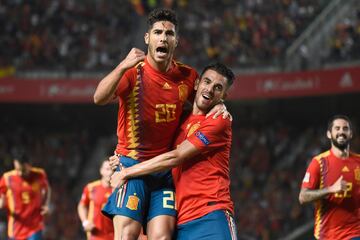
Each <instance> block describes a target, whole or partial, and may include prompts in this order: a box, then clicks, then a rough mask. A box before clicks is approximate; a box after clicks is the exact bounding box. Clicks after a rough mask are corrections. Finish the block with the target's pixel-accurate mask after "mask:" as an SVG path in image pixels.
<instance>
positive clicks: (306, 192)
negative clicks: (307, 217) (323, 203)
mask: <svg viewBox="0 0 360 240" xmlns="http://www.w3.org/2000/svg"><path fill="white" fill-rule="evenodd" d="M329 194H330V191H329V189H328V188H323V189H317V190H310V189H301V191H300V195H299V201H300V203H301V204H304V203H308V202H313V201H316V200H319V199H322V198H325V197H326V196H328V195H329Z"/></svg>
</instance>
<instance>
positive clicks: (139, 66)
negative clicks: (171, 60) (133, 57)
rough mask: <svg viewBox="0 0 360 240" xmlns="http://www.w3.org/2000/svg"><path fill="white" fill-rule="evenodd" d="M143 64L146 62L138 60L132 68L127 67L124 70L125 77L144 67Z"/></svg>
mask: <svg viewBox="0 0 360 240" xmlns="http://www.w3.org/2000/svg"><path fill="white" fill-rule="evenodd" d="M144 66H146V63H145V62H143V61H142V62H139V63H137V64H136V65H135V66H134V67H132V68H129V69H128V70H126V72H125V74H124V76H125V77H128V78H129V77H131V76H136V75H137V73H138V72H139V71H140V70H141V69H143V68H144Z"/></svg>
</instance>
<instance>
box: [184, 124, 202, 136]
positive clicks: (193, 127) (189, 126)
mask: <svg viewBox="0 0 360 240" xmlns="http://www.w3.org/2000/svg"><path fill="white" fill-rule="evenodd" d="M199 127H200V123H199V122H197V123H195V124H194V125H192V126H191V124H189V125H188V126H187V128H190V129H189V131H188V134H187V137H189V136H190V135H191V134H193V133H194V132H195V131H196V130H197V129H198V128H199Z"/></svg>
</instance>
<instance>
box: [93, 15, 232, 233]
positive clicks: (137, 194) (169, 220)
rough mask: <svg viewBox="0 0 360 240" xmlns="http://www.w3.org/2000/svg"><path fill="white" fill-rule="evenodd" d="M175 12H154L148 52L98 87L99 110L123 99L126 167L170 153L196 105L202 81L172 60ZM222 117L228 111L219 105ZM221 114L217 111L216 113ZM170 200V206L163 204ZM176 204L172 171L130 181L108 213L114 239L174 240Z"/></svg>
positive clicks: (121, 136)
mask: <svg viewBox="0 0 360 240" xmlns="http://www.w3.org/2000/svg"><path fill="white" fill-rule="evenodd" d="M177 28H178V27H177V19H176V15H175V13H174V12H172V11H170V10H165V9H155V10H154V11H152V12H151V13H150V14H149V17H148V32H146V33H145V37H144V39H145V43H146V44H147V45H148V52H147V55H146V56H145V53H144V52H143V51H141V50H139V49H136V48H133V49H132V50H131V51H130V52H129V54H128V55H127V57H126V58H125V59H124V60H123V61H122V62H121V63H120V64H119V65H118V66H117V67H116V68H115V69H114V70H113V71H112V72H111V73H109V74H108V75H107V76H106V77H105V78H104V79H102V80H101V82H100V83H99V85H98V87H97V89H96V92H95V94H94V101H95V103H97V104H106V103H108V102H109V101H111V100H112V99H114V98H115V97H118V99H119V113H118V129H117V135H118V145H117V147H116V151H115V153H116V154H118V155H121V156H122V157H121V158H120V161H121V163H122V164H123V165H124V166H128V167H129V166H131V165H134V164H138V163H139V162H141V161H145V160H147V159H150V158H152V157H154V156H156V155H159V154H161V153H164V152H166V151H169V150H170V148H171V144H172V139H173V136H174V133H175V131H176V129H177V127H178V125H179V118H180V116H181V114H182V109H183V106H184V104H185V102H186V101H187V100H188V99H193V91H192V90H193V88H194V83H195V80H196V79H197V77H198V75H197V73H196V71H195V70H194V69H192V68H190V67H189V66H186V65H183V64H181V63H178V62H175V61H174V60H173V55H174V50H175V48H176V46H177V44H178V37H177V30H178V29H177ZM218 106H219V107H218V108H217V109H220V110H219V113H222V112H223V111H224V109H225V108H224V105H223V104H219V105H218ZM215 110H216V109H215ZM166 199H168V200H169V201H168V205H166V206H164V205H163V201H165V200H166ZM174 204H175V199H174V188H173V183H172V178H171V174H170V172H169V171H167V172H165V173H159V174H157V175H154V176H152V178H151V179H146V181H144V179H136V180H132V181H129V183H128V184H127V188H126V189H122V190H121V191H118V190H116V191H115V192H114V193H113V194H112V195H111V196H110V198H109V202H108V204H107V205H106V206H105V208H104V213H106V214H107V215H109V216H115V217H114V226H115V238H116V239H120V238H128V239H136V238H137V236H138V235H139V232H140V230H141V225H142V224H146V223H147V235H148V237H149V239H171V235H172V232H173V229H174V226H175V216H176V210H175V207H174V206H175V205H174Z"/></svg>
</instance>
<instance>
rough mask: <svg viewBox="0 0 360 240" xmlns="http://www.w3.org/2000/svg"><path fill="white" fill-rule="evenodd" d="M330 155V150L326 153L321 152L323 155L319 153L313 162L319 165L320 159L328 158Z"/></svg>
mask: <svg viewBox="0 0 360 240" xmlns="http://www.w3.org/2000/svg"><path fill="white" fill-rule="evenodd" d="M330 153H331V152H330V150H328V151H326V152H323V153H320V154H318V155H316V156H315V157H314V158H313V160H315V161H317V162H319V163H320V161H321V159H323V158H327V157H329V156H330Z"/></svg>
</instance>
